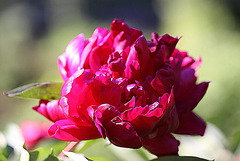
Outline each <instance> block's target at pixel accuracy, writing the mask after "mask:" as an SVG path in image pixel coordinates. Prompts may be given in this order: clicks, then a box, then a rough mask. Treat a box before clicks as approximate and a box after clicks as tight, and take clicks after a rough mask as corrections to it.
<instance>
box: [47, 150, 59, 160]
mask: <svg viewBox="0 0 240 161" xmlns="http://www.w3.org/2000/svg"><path fill="white" fill-rule="evenodd" d="M44 161H59V159H58V158H57V156H56V155H55V154H54V153H53V150H52V151H51V153H50V154H49V156H48V157H47V158H46V159H45V160H44Z"/></svg>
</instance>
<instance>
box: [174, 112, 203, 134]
mask: <svg viewBox="0 0 240 161" xmlns="http://www.w3.org/2000/svg"><path fill="white" fill-rule="evenodd" d="M205 129H206V123H205V122H204V121H203V120H202V119H201V118H200V117H199V116H198V115H196V114H195V113H194V112H189V113H187V114H183V115H182V116H181V117H180V118H179V127H178V128H177V129H176V130H175V131H174V133H177V134H187V135H201V136H203V135H204V132H205Z"/></svg>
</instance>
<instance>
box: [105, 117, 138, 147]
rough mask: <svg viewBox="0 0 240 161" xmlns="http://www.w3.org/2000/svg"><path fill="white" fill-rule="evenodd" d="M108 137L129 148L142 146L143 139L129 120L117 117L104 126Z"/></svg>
mask: <svg viewBox="0 0 240 161" xmlns="http://www.w3.org/2000/svg"><path fill="white" fill-rule="evenodd" d="M104 128H105V129H106V132H107V137H108V138H109V140H110V142H111V143H113V144H114V145H117V146H120V147H127V148H140V147H141V146H142V144H141V140H140V138H139V136H138V134H137V133H136V131H135V130H134V127H133V126H132V125H131V123H129V122H125V121H122V120H121V119H120V118H118V117H116V118H115V119H113V120H112V121H110V122H109V123H108V124H107V125H105V126H104Z"/></svg>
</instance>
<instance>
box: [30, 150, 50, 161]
mask: <svg viewBox="0 0 240 161" xmlns="http://www.w3.org/2000/svg"><path fill="white" fill-rule="evenodd" d="M28 153H29V161H41V160H43V158H45V157H46V155H45V153H44V150H43V148H38V149H35V150H33V151H29V152H28Z"/></svg>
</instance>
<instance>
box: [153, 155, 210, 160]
mask: <svg viewBox="0 0 240 161" xmlns="http://www.w3.org/2000/svg"><path fill="white" fill-rule="evenodd" d="M151 161H209V160H206V159H202V158H197V157H192V156H166V157H160V158H157V159H153V160H151Z"/></svg>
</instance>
